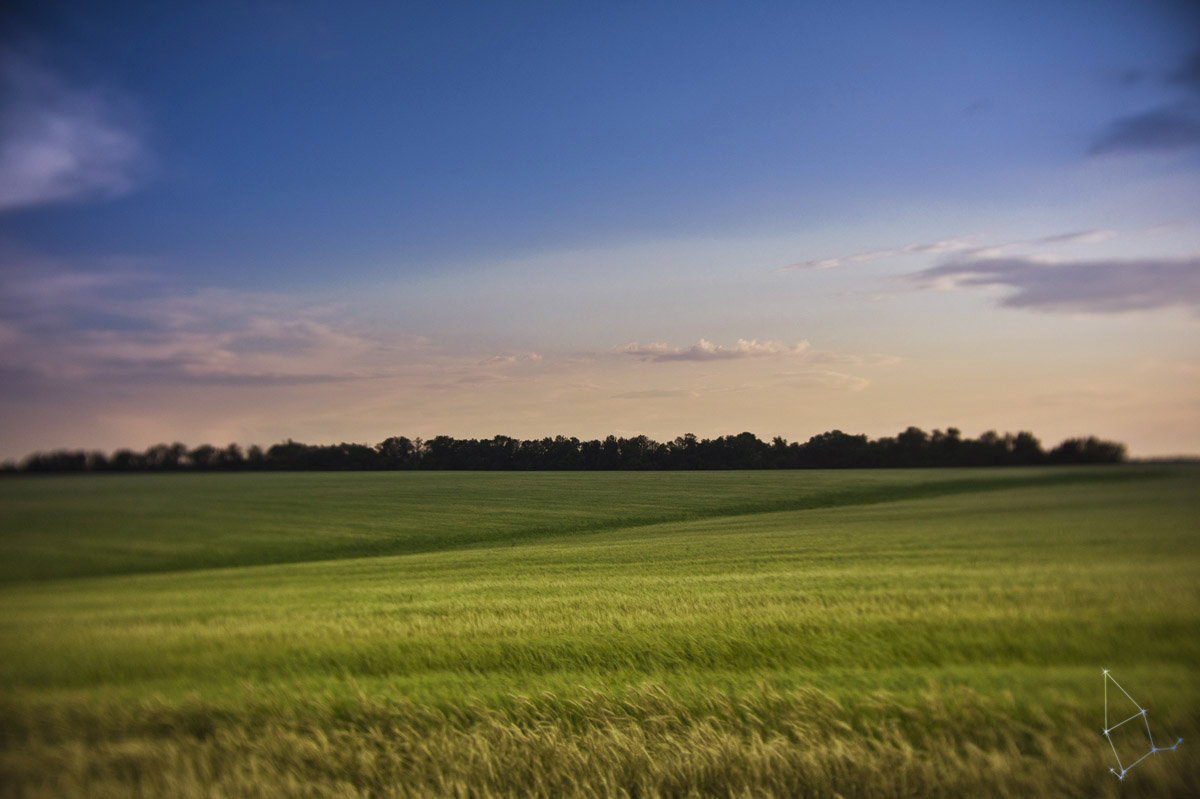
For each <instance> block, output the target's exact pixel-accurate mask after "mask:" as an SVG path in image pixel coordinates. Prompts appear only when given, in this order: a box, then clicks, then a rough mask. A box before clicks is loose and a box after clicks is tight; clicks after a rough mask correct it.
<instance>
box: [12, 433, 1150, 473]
mask: <svg viewBox="0 0 1200 799" xmlns="http://www.w3.org/2000/svg"><path fill="white" fill-rule="evenodd" d="M1125 456H1126V452H1125V446H1124V445H1123V444H1119V443H1115V442H1111V441H1102V440H1100V439H1098V438H1096V437H1095V436H1090V437H1087V438H1070V439H1067V440H1066V441H1063V442H1062V443H1061V444H1059V445H1058V446H1056V447H1054V448H1053V449H1051V450H1049V451H1047V450H1045V449H1043V447H1042V444H1041V442H1039V441H1038V439H1037V438H1035V437H1034V436H1033V434H1032V433H1027V432H1021V433H1017V434H1016V435H1012V434H1011V433H1009V434H1005V435H999V434H997V433H996V432H995V431H988V432H986V433H984V434H983V435H981V436H979V437H978V438H975V439H971V438H963V437H962V434H961V433H960V432H959V431H958V430H957V429H956V428H953V427H951V428H949V429H947V430H945V431H942V430H934V431H933V432H932V433H927V432H925V431H924V430H921V429H920V428H917V427H909V428H908V429H907V430H905V431H904V432H902V433H900V434H898V435H896V436H892V437H885V438H878V439H871V438H868V437H867V436H865V435H850V434H847V433H843V432H842V431H840V430H833V431H831V432H828V433H822V434H820V435H817V436H813V437H812V438H810V439H809V440H808V441H806V442H804V443H799V442H790V443H789V442H788V441H786V440H785V439H783V438H781V437H779V436H776V437H775V438H773V439H772V440H771V441H770V442H769V443H768V442H765V441H762V440H761V439H759V438H758V437H757V436H755V435H754V434H752V433H741V434H739V435H729V436H720V437H718V438H712V439H709V438H704V439H701V438H697V437H696V436H694V435H692V434H691V433H689V434H687V435H684V436H680V437H679V438H676V439H675V440H674V441H668V442H665V443H660V442H658V441H654V440H653V439H650V438H648V437H646V436H633V437H632V438H618V437H616V436H608V437H607V438H605V439H603V440H599V439H594V440H590V441H581V440H579V439H578V438H566V437H564V436H557V437H555V438H549V437H547V438H540V439H516V438H510V437H508V436H494V437H493V438H484V439H475V438H453V437H451V436H437V437H435V438H432V439H429V440H427V441H423V440H421V439H420V438H412V439H410V438H407V437H405V436H393V437H391V438H388V439H386V440H384V441H381V442H379V443H378V444H376V445H375V446H370V445H367V444H346V443H342V444H327V445H323V444H316V445H314V444H302V443H300V442H298V441H292V440H291V439H288V440H287V441H285V442H282V443H279V444H275V445H273V446H271V447H269V448H267V449H265V450H264V449H263V448H261V447H259V446H251V447H248V448H246V449H245V450H243V449H242V448H241V447H240V446H238V445H237V444H230V445H229V446H227V447H224V448H217V447H214V446H212V445H210V444H203V445H201V446H198V447H195V448H193V449H189V448H188V447H187V446H185V445H183V444H179V443H175V444H157V445H155V446H152V447H150V448H149V449H147V450H146V451H144V452H134V451H133V450H129V449H121V450H117V451H116V452H113V453H112V454H110V455H106V454H104V453H102V452H87V451H83V450H55V451H53V452H44V453H43V452H38V453H34V454H32V455H30V456H28V457H27V458H25V459H24V460H23V461H21V462H20V463H19V464H14V463H7V464H5V465H4V467H3V471H5V472H7V473H46V472H170V471H191V472H208V471H250V470H261V471H267V470H274V471H353V470H360V471H365V470H378V471H383V470H403V469H462V470H468V469H474V470H508V471H516V470H618V469H861V468H897V467H898V468H911V467H932V466H1035V465H1043V464H1093V463H1120V462H1121V461H1123V460H1125Z"/></svg>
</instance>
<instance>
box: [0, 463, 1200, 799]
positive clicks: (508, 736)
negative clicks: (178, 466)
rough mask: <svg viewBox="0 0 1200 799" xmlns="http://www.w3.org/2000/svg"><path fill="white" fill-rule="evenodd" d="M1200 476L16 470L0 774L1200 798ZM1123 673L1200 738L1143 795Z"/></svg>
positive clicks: (434, 789) (56, 792) (2, 787)
mask: <svg viewBox="0 0 1200 799" xmlns="http://www.w3.org/2000/svg"><path fill="white" fill-rule="evenodd" d="M1198 488H1200V470H1196V469H1193V468H1186V467H1172V468H1165V467H1155V468H1148V467H1132V466H1131V467H1121V468H1105V469H1063V470H1056V469H1048V470H1011V471H1005V470H946V471H932V470H931V471H894V472H844V473H813V472H766V473H747V472H738V473H695V472H691V473H611V474H596V473H587V474H545V473H540V474H445V473H432V474H431V473H420V474H369V475H362V474H292V475H281V474H266V475H175V476H143V477H130V478H126V477H104V476H95V477H83V478H51V479H23V480H10V481H7V482H4V483H0V499H2V500H3V504H2V505H0V508H3V511H2V512H0V519H2V527H0V530H2V531H3V536H4V538H3V541H4V547H5V550H4V552H5V559H4V564H3V567H2V569H0V575H2V576H3V579H4V584H3V585H0V795H5V796H104V795H112V796H128V795H145V796H209V795H214V794H215V795H238V796H264V797H269V796H270V797H273V796H640V797H653V796H664V797H665V796H680V797H683V796H833V795H836V794H841V795H845V796H855V795H873V796H910V795H926V796H961V795H978V796H1005V795H1023V796H1060V795H1078V796H1117V795H1121V796H1127V795H1134V796H1172V795H1174V796H1191V795H1196V794H1197V793H1200V773H1198V771H1200V770H1198V767H1197V764H1198V763H1200V759H1198V757H1197V755H1196V753H1195V751H1194V744H1190V743H1189V740H1188V739H1189V737H1191V738H1192V739H1193V740H1194V739H1195V734H1194V731H1195V730H1196V729H1197V723H1198V722H1200V680H1197V677H1198V676H1200V669H1198V668H1197V665H1196V664H1197V663H1200V541H1198V540H1197V532H1198V527H1200V525H1198V522H1197V520H1198V519H1200V491H1198V490H1197V489H1198ZM85 522H86V523H85ZM1102 668H1110V669H1112V670H1113V673H1114V675H1115V676H1116V677H1117V678H1118V679H1119V680H1120V681H1121V683H1122V685H1124V686H1125V687H1126V688H1127V689H1128V690H1129V691H1130V692H1131V693H1132V694H1133V696H1134V697H1135V698H1136V699H1138V701H1139V702H1141V704H1142V705H1143V706H1146V707H1147V708H1149V711H1150V716H1149V718H1150V722H1151V728H1152V729H1153V730H1154V731H1155V734H1156V736H1160V738H1161V739H1165V738H1166V737H1167V736H1173V737H1172V738H1171V740H1172V741H1173V740H1174V736H1182V737H1183V738H1184V739H1185V741H1184V744H1183V745H1182V746H1181V747H1180V749H1179V750H1178V751H1176V752H1173V753H1166V754H1159V755H1155V756H1154V757H1152V758H1149V759H1148V760H1147V761H1145V762H1143V763H1142V764H1140V765H1138V766H1137V768H1136V769H1135V770H1133V771H1132V772H1130V774H1129V775H1128V776H1127V778H1126V779H1125V780H1124V781H1123V782H1120V783H1118V781H1117V780H1116V779H1115V778H1114V777H1113V776H1112V775H1111V774H1109V773H1108V768H1109V766H1111V765H1113V764H1114V762H1113V757H1112V751H1111V750H1110V749H1107V744H1106V743H1105V741H1104V738H1103V737H1102V736H1101V735H1100V730H1101V727H1102V726H1103V712H1104V707H1103V702H1102V688H1103V682H1102V679H1101V669H1102ZM1135 743H1136V742H1135ZM1189 746H1191V747H1192V749H1189Z"/></svg>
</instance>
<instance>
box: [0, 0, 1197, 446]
mask: <svg viewBox="0 0 1200 799" xmlns="http://www.w3.org/2000/svg"><path fill="white" fill-rule="evenodd" d="M910 425H915V426H917V427H921V428H923V429H925V430H933V429H946V428H948V427H957V428H959V429H960V430H961V431H962V432H963V434H964V435H966V436H972V437H974V436H976V435H979V434H980V433H982V432H984V431H986V430H993V429H994V430H997V431H1000V432H1017V431H1020V430H1029V431H1032V432H1033V433H1034V434H1035V435H1037V436H1038V437H1039V438H1040V439H1041V440H1042V442H1043V444H1044V445H1046V446H1047V447H1049V446H1053V445H1055V444H1057V443H1058V442H1059V441H1061V440H1063V439H1065V438H1068V437H1074V436H1081V435H1093V434H1094V435H1098V436H1100V437H1101V438H1105V439H1110V440H1116V441H1121V442H1124V443H1125V444H1127V445H1128V447H1129V450H1130V453H1131V454H1132V455H1134V456H1138V457H1151V456H1170V455H1200V6H1198V5H1197V4H1196V3H1194V2H1190V0H1188V1H1181V2H1168V1H1167V0H1125V1H1123V2H1116V1H1114V0H1083V1H1080V2H1076V1H1075V0H1056V2H1053V3H1047V2H1044V0H1039V1H1038V2H1024V0H1002V1H999V2H990V1H989V0H984V1H983V2H976V3H962V2H944V3H942V2H913V3H884V2H860V1H859V0H843V1H842V2H837V3H829V2H787V3H777V2H765V1H764V2H754V3H744V2H743V3H732V2H728V3H727V2H702V3H696V2H688V3H683V2H678V3H676V2H645V3H627V2H615V3H586V2H584V3H548V2H547V3H532V2H531V3H524V2H512V3H504V4H500V3H496V4H484V3H459V2H452V1H448V2H396V3H350V4H347V3H333V2H317V1H316V0H298V1H297V2H286V3H285V2H273V1H268V0H237V1H236V2H235V1H233V0H231V1H230V2H220V1H218V2H212V3H192V4H172V3H161V2H123V1H122V0H113V1H112V2H106V3H94V2H72V1H70V0H41V1H40V2H36V3H23V2H17V3H10V4H7V5H6V6H5V9H4V10H3V11H0V460H2V459H10V460H19V459H20V458H21V457H23V456H25V455H27V454H28V453H30V452H33V451H38V450H41V451H45V450H50V449H55V448H70V449H98V450H103V451H112V450H115V449H117V448H121V447H129V448H133V449H144V448H146V447H148V446H150V445H153V444H156V443H160V442H174V441H181V442H184V443H186V444H189V445H192V446H195V445H199V444H201V443H211V444H214V445H220V446H223V445H225V444H228V443H231V442H236V443H240V444H242V445H249V444H260V445H264V446H265V445H270V444H272V443H275V442H278V441H282V440H284V439H287V438H293V439H295V440H298V441H304V442H306V443H313V444H316V443H337V442H340V441H352V442H361V443H376V442H378V441H381V440H383V439H385V438H387V437H389V436H392V435H407V436H409V437H418V436H419V437H422V438H430V437H432V436H435V435H439V434H445V435H452V436H456V437H491V436H493V435H499V434H503V435H509V436H514V437H519V438H534V437H543V436H554V435H567V436H578V437H580V438H601V437H604V436H606V435H608V434H616V435H637V434H645V435H649V436H650V437H652V438H655V439H657V440H660V441H667V440H671V439H673V438H675V437H676V436H680V435H683V434H685V433H689V432H690V433H694V434H696V435H699V436H701V437H714V436H719V435H726V434H737V433H740V432H742V431H749V432H752V433H755V434H756V435H759V436H760V437H763V438H771V437H774V436H783V437H784V438H786V439H788V440H789V441H805V440H807V439H808V438H809V437H811V436H813V435H817V434H820V433H823V432H826V431H829V430H834V429H840V430H843V431H846V432H849V433H866V434H868V435H870V436H872V437H878V436H885V435H894V434H895V433H897V432H899V431H901V430H903V429H905V428H906V427H908V426H910Z"/></svg>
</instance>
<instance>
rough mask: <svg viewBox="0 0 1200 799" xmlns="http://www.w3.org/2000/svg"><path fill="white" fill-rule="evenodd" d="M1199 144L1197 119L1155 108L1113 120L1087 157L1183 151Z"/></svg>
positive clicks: (1184, 112) (1179, 109)
mask: <svg viewBox="0 0 1200 799" xmlns="http://www.w3.org/2000/svg"><path fill="white" fill-rule="evenodd" d="M1197 145H1200V118H1197V116H1196V115H1195V114H1193V113H1190V112H1189V111H1188V110H1186V109H1184V108H1182V107H1176V108H1159V109H1155V110H1153V111H1147V112H1145V113H1142V114H1133V115H1132V116H1125V117H1120V118H1118V119H1115V120H1113V122H1112V123H1111V124H1110V125H1109V126H1108V128H1107V129H1106V130H1105V131H1104V132H1103V133H1101V134H1100V136H1099V137H1098V138H1097V139H1096V141H1095V142H1094V143H1093V144H1092V146H1091V148H1090V149H1089V150H1088V154H1089V155H1105V154H1108V153H1129V152H1145V151H1156V150H1157V151H1173V150H1183V149H1188V148H1190V147H1195V146H1197Z"/></svg>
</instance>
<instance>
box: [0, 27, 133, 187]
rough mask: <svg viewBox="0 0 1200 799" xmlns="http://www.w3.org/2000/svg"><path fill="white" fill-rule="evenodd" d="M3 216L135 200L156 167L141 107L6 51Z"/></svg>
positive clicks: (0, 65)
mask: <svg viewBox="0 0 1200 799" xmlns="http://www.w3.org/2000/svg"><path fill="white" fill-rule="evenodd" d="M0 93H2V94H3V95H4V96H5V98H6V101H5V104H4V106H3V109H2V110H0V211H5V210H12V209H18V208H26V207H30V206H37V205H45V204H48V203H56V202H67V201H72V200H81V199H87V198H92V197H115V196H119V195H122V194H125V193H127V192H128V191H130V190H131V189H133V188H134V186H135V185H136V184H137V182H138V180H139V177H140V176H141V175H142V174H143V173H144V170H145V167H146V163H147V160H148V156H147V152H146V147H145V143H144V139H143V135H142V132H141V125H140V124H139V121H138V118H139V114H138V112H137V109H136V106H135V104H134V103H133V102H132V101H130V100H129V99H128V98H126V97H123V96H122V95H120V94H119V93H118V92H116V91H114V90H112V89H107V88H101V87H95V86H85V85H83V84H81V83H77V82H73V81H71V80H69V79H67V78H65V77H64V76H62V75H60V74H58V73H56V72H54V71H52V70H51V69H50V68H48V67H46V66H44V65H42V64H40V63H38V62H37V61H35V60H34V59H33V58H31V57H30V56H28V55H26V54H24V53H20V52H16V51H13V50H11V49H5V50H2V51H0Z"/></svg>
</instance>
